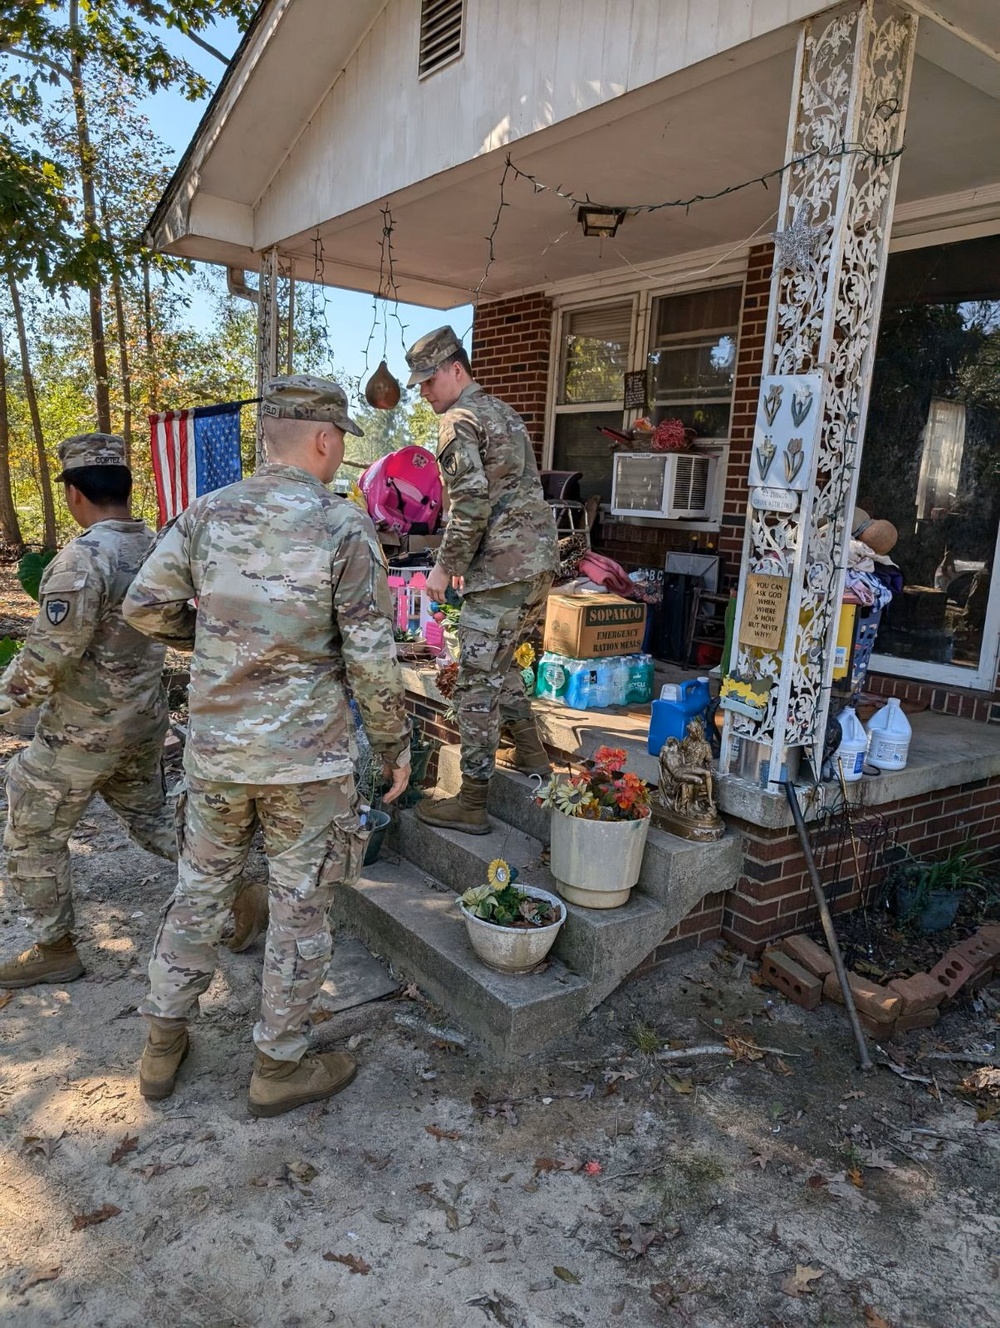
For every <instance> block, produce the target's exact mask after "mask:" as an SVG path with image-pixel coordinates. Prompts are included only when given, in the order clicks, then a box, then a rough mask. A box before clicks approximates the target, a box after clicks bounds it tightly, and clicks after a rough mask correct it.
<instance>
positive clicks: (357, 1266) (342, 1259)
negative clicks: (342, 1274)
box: [323, 1250, 372, 1276]
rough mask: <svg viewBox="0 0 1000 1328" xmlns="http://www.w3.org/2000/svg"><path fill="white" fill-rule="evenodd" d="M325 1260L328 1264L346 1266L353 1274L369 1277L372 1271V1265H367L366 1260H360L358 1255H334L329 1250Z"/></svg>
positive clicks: (324, 1256)
mask: <svg viewBox="0 0 1000 1328" xmlns="http://www.w3.org/2000/svg"><path fill="white" fill-rule="evenodd" d="M323 1258H324V1259H325V1260H326V1261H327V1263H342V1264H344V1266H345V1267H347V1268H349V1269H350V1270H351V1272H352V1273H362V1274H364V1275H366V1276H367V1274H368V1273H370V1272H371V1270H372V1267H371V1264H370V1263H365V1261H364V1259H360V1258H359V1257H358V1256H357V1255H356V1254H334V1253H333V1252H332V1251H331V1250H327V1252H326V1253H325V1254H324V1255H323Z"/></svg>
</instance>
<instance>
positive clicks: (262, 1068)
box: [248, 1051, 358, 1116]
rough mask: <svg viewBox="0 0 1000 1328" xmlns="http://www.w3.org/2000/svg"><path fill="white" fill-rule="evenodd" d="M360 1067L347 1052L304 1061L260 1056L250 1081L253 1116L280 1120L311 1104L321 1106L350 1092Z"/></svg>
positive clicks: (306, 1058)
mask: <svg viewBox="0 0 1000 1328" xmlns="http://www.w3.org/2000/svg"><path fill="white" fill-rule="evenodd" d="M357 1072H358V1063H357V1061H356V1060H355V1059H354V1057H353V1056H348V1054H347V1052H346V1051H325V1052H323V1054H322V1055H318V1056H313V1055H308V1056H303V1057H302V1059H301V1060H300V1061H276V1060H275V1059H274V1058H273V1057H272V1056H265V1055H264V1053H263V1052H258V1053H257V1059H256V1061H254V1067H253V1076H252V1078H251V1080H250V1101H249V1104H248V1105H249V1108H250V1115H251V1116H280V1115H282V1114H283V1113H284V1112H286V1111H294V1110H295V1108H296V1107H304V1106H305V1105H306V1103H307V1102H321V1101H322V1100H323V1099H324V1098H326V1097H333V1095H334V1093H339V1092H340V1090H341V1089H342V1088H346V1087H347V1085H348V1084H349V1083H350V1082H351V1080H352V1079H353V1078H354V1076H355V1075H356V1074H357Z"/></svg>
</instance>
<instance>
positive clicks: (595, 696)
mask: <svg viewBox="0 0 1000 1328" xmlns="http://www.w3.org/2000/svg"><path fill="white" fill-rule="evenodd" d="M593 671H594V674H595V680H594V684H593V691H592V693H591V696H592V699H591V701H590V705H593V706H596V707H597V709H598V710H604V709H605V708H606V707H607V706H609V705H610V704H611V697H612V695H613V692H614V661H613V660H610V659H595V660H594V670H593Z"/></svg>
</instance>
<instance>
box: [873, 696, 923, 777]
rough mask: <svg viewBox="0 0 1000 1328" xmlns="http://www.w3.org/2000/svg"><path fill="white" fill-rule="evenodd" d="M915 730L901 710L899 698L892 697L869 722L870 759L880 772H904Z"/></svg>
mask: <svg viewBox="0 0 1000 1328" xmlns="http://www.w3.org/2000/svg"><path fill="white" fill-rule="evenodd" d="M912 736H913V730H912V729H911V728H910V721H909V720H908V719H907V718H906V716H905V715H904V714H903V712H902V710H900V708H899V698H898V697H896V696H890V697H889V700H888V701H887V703H886V704H885V705H884V706H883V707H882V709H881V710H876V712H875V714H874V715H872V717H871V719H870V720H869V721H868V759H869V761H871V763H872V765H873V766H876V767H877V768H878V769H879V770H902V769H903V767H904V766H905V765H906V757H907V755H908V753H909V750H910V739H911V738H912Z"/></svg>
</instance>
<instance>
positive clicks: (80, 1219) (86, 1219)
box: [71, 1204, 121, 1231]
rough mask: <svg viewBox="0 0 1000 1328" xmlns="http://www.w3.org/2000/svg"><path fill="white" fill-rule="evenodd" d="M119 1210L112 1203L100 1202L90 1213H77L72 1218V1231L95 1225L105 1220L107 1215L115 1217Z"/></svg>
mask: <svg viewBox="0 0 1000 1328" xmlns="http://www.w3.org/2000/svg"><path fill="white" fill-rule="evenodd" d="M120 1212H121V1209H120V1208H116V1207H115V1205H114V1204H102V1205H101V1207H100V1208H97V1209H95V1210H94V1212H92V1213H77V1214H76V1216H75V1217H74V1218H73V1225H72V1227H71V1230H72V1231H82V1230H83V1229H84V1227H96V1226H97V1225H98V1223H99V1222H106V1221H107V1220H108V1218H109V1217H117V1216H118V1214H119V1213H120Z"/></svg>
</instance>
